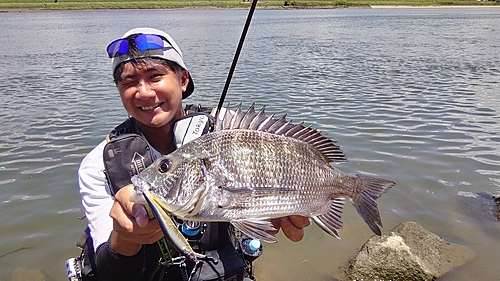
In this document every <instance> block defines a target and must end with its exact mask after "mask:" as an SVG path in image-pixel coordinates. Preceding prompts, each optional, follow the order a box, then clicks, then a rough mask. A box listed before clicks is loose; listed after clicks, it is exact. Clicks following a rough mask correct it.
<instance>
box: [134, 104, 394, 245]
mask: <svg viewBox="0 0 500 281" xmlns="http://www.w3.org/2000/svg"><path fill="white" fill-rule="evenodd" d="M219 119H222V120H218V122H217V124H216V128H215V130H214V132H212V133H208V134H206V135H203V136H201V137H199V138H197V139H195V140H193V141H191V142H189V143H187V144H185V145H184V146H182V147H181V148H179V149H177V150H176V151H174V152H173V153H171V154H169V155H167V156H164V157H162V158H160V159H158V160H157V161H155V162H154V163H153V164H152V165H150V166H149V167H148V168H147V169H145V170H144V171H143V172H141V173H140V174H139V175H137V176H135V177H134V178H133V179H132V182H133V183H134V185H135V189H136V191H137V192H140V193H142V192H146V193H147V194H148V195H150V196H151V197H152V198H154V199H155V201H157V202H158V203H159V204H160V205H161V207H162V208H164V209H165V210H166V211H167V212H168V213H170V214H173V215H175V216H177V217H178V218H180V219H186V220H199V221H229V222H231V223H232V224H233V225H234V226H235V227H236V228H238V229H240V230H241V231H242V232H244V233H246V234H247V235H249V236H251V237H254V238H258V239H262V240H263V241H267V242H276V241H277V239H276V238H275V237H274V236H273V235H271V234H269V233H268V232H267V231H268V230H273V229H274V228H273V226H272V224H271V223H270V222H269V219H271V218H277V217H283V216H288V215H302V216H306V217H309V218H312V219H313V220H314V222H316V224H318V225H319V226H320V227H321V228H322V229H323V230H325V231H326V232H328V233H329V234H331V235H333V236H337V235H338V233H337V230H338V229H340V228H341V227H342V217H341V216H342V211H343V206H344V197H347V198H349V199H350V200H351V202H352V204H353V205H354V207H355V208H356V210H357V212H358V213H359V214H360V215H361V217H362V218H363V220H364V221H365V222H366V223H367V224H368V226H369V227H370V228H371V230H372V231H373V232H374V233H375V234H378V235H380V234H381V232H380V228H379V226H381V225H382V222H381V219H380V215H379V211H378V208H377V203H376V202H375V200H376V199H378V198H379V197H380V196H381V195H382V194H384V193H385V192H386V191H387V190H388V189H389V188H391V187H392V186H393V185H394V184H395V183H394V182H392V181H388V180H384V179H379V178H375V177H371V176H365V175H357V174H346V173H344V172H342V171H340V170H339V169H337V168H334V167H332V166H331V165H330V163H338V162H345V161H347V160H346V157H345V155H344V153H343V152H342V150H341V149H340V148H339V146H337V145H336V144H335V142H334V141H333V140H331V139H329V138H327V137H325V136H324V135H322V134H321V133H320V132H319V131H317V130H315V129H312V128H310V127H304V126H303V125H302V124H298V125H294V124H291V122H287V121H286V120H285V117H284V116H283V117H281V118H274V116H273V115H271V116H269V117H266V116H265V115H264V109H261V110H260V111H259V112H256V111H255V110H254V107H253V106H252V107H250V108H249V110H248V111H246V112H243V111H242V110H241V106H240V107H238V109H237V110H236V111H235V112H230V111H229V110H226V111H225V114H224V117H223V118H219Z"/></svg>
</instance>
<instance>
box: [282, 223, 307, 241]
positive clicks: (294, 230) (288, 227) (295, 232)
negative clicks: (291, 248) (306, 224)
mask: <svg viewBox="0 0 500 281" xmlns="http://www.w3.org/2000/svg"><path fill="white" fill-rule="evenodd" d="M280 225H281V229H282V230H283V233H284V234H285V236H286V237H288V239H290V240H292V241H293V242H298V241H300V240H302V238H304V229H302V228H299V227H297V226H295V225H294V224H293V223H292V221H291V220H290V217H284V218H281V219H280Z"/></svg>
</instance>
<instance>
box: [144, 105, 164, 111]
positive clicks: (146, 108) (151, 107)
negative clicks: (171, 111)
mask: <svg viewBox="0 0 500 281" xmlns="http://www.w3.org/2000/svg"><path fill="white" fill-rule="evenodd" d="M158 106H160V104H155V105H150V106H141V109H142V110H144V111H146V110H151V109H155V108H157V107H158Z"/></svg>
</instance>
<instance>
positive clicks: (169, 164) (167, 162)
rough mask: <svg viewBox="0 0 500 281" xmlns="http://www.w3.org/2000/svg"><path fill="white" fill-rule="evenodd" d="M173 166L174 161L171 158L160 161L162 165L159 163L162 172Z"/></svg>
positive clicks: (159, 169)
mask: <svg viewBox="0 0 500 281" xmlns="http://www.w3.org/2000/svg"><path fill="white" fill-rule="evenodd" d="M171 167H172V162H171V161H170V160H169V159H164V160H162V161H161V162H160V165H158V171H160V173H162V174H163V173H166V172H168V170H170V168H171Z"/></svg>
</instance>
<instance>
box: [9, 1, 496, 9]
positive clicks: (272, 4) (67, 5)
mask: <svg viewBox="0 0 500 281" xmlns="http://www.w3.org/2000/svg"><path fill="white" fill-rule="evenodd" d="M499 1H500V0H483V1H478V0H259V4H258V6H257V7H259V8H279V7H297V8H312V7H317V8H321V7H338V6H344V7H345V6H367V5H410V6H438V5H474V6H478V5H482V6H493V5H494V6H498V5H499ZM250 3H251V0H243V1H242V0H214V1H211V0H205V1H202V0H194V1H190V0H156V1H153V0H145V1H140V0H0V10H9V9H53V10H57V9H60V10H64V9H66V10H68V9H177V8H185V7H194V8H248V7H249V6H250Z"/></svg>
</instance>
